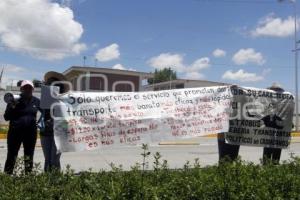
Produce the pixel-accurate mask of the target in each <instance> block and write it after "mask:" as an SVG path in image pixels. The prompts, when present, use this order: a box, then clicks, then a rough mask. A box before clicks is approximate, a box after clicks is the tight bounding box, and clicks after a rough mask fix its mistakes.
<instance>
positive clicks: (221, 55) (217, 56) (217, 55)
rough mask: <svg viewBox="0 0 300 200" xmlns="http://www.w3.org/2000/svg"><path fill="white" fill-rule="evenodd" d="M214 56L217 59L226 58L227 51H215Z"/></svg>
mask: <svg viewBox="0 0 300 200" xmlns="http://www.w3.org/2000/svg"><path fill="white" fill-rule="evenodd" d="M213 56H214V57H216V58H220V57H224V56H226V51H224V50H223V49H215V50H214V51H213Z"/></svg>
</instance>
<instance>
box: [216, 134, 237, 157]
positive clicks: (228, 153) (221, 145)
mask: <svg viewBox="0 0 300 200" xmlns="http://www.w3.org/2000/svg"><path fill="white" fill-rule="evenodd" d="M218 149H219V162H220V161H222V160H226V159H227V160H228V159H229V161H233V160H236V159H237V157H238V155H239V150H240V145H233V144H227V143H225V136H224V133H219V134H218Z"/></svg>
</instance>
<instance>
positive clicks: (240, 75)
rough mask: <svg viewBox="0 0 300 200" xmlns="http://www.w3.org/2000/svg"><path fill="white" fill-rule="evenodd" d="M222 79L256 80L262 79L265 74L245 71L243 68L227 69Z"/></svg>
mask: <svg viewBox="0 0 300 200" xmlns="http://www.w3.org/2000/svg"><path fill="white" fill-rule="evenodd" d="M222 79H227V80H233V81H240V82H256V81H262V80H263V79H264V78H263V76H259V75H257V74H256V73H249V72H245V71H244V70H243V69H240V70H238V71H236V72H232V71H231V70H228V71H226V72H225V73H224V74H223V76H222Z"/></svg>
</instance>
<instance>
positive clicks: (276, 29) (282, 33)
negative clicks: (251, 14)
mask: <svg viewBox="0 0 300 200" xmlns="http://www.w3.org/2000/svg"><path fill="white" fill-rule="evenodd" d="M294 19H295V18H294V17H291V16H289V17H288V18H287V19H282V18H280V17H274V15H273V14H269V15H268V16H266V17H264V18H263V19H261V20H259V22H258V24H257V26H256V28H255V29H254V30H252V31H251V35H252V36H254V37H260V36H266V37H288V36H291V35H293V34H294V29H295V24H294V23H295V22H294ZM298 25H299V23H298Z"/></svg>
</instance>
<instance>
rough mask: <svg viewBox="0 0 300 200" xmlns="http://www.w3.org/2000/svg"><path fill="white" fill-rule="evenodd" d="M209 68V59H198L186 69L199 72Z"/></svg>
mask: <svg viewBox="0 0 300 200" xmlns="http://www.w3.org/2000/svg"><path fill="white" fill-rule="evenodd" d="M209 66H210V59H209V58H208V57H203V58H199V59H197V60H196V61H194V62H193V64H192V65H191V66H190V67H188V68H187V71H199V70H202V69H206V68H208V67H209Z"/></svg>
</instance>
